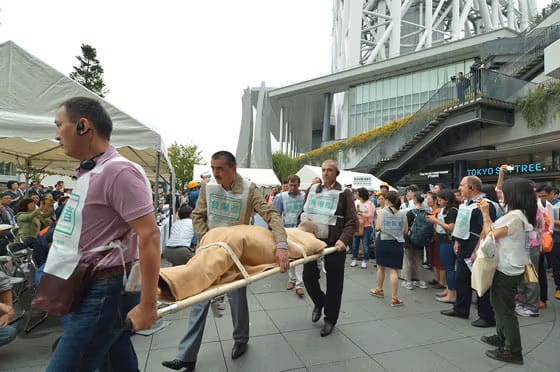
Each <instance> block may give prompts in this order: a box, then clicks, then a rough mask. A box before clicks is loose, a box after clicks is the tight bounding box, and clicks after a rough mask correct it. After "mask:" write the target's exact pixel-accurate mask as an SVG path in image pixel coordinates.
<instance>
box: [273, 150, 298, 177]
mask: <svg viewBox="0 0 560 372" xmlns="http://www.w3.org/2000/svg"><path fill="white" fill-rule="evenodd" d="M272 169H273V170H274V173H276V177H278V179H279V180H280V181H281V182H283V181H285V180H286V179H287V178H288V176H289V175H292V174H295V173H296V172H297V171H298V170H299V164H298V162H297V161H296V160H295V159H294V158H292V157H291V156H290V155H288V154H285V153H283V152H275V153H274V154H272Z"/></svg>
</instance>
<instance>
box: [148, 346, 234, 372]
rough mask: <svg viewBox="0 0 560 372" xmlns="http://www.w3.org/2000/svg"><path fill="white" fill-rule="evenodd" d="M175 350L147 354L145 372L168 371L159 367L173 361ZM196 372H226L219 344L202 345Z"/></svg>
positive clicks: (160, 350)
mask: <svg viewBox="0 0 560 372" xmlns="http://www.w3.org/2000/svg"><path fill="white" fill-rule="evenodd" d="M176 356H177V348H176V347H172V348H167V349H155V350H151V351H150V353H149V354H148V361H147V363H146V369H145V370H144V371H145V372H162V371H167V370H168V369H167V368H165V367H163V366H162V365H161V362H163V361H164V360H173V359H175V357H176ZM196 370H197V371H212V372H227V368H226V363H225V360H224V357H223V354H222V347H221V345H220V343H219V342H208V343H203V344H202V346H201V347H200V352H199V353H198V359H197V362H196Z"/></svg>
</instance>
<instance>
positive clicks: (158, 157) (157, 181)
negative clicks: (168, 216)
mask: <svg viewBox="0 0 560 372" xmlns="http://www.w3.org/2000/svg"><path fill="white" fill-rule="evenodd" d="M160 161H161V152H159V151H158V152H157V153H156V194H155V195H154V208H155V209H156V210H157V208H158V207H159V163H160Z"/></svg>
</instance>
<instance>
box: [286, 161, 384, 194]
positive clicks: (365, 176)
mask: <svg viewBox="0 0 560 372" xmlns="http://www.w3.org/2000/svg"><path fill="white" fill-rule="evenodd" d="M296 174H297V175H298V176H299V178H300V179H301V188H302V189H306V188H308V187H309V186H310V185H311V181H312V180H313V178H315V177H319V178H322V172H321V167H317V166H313V165H304V166H303V167H302V168H301V169H300V170H299V171H298V172H297V173H296ZM337 181H338V182H339V183H340V184H341V185H343V186H345V185H352V187H354V188H358V187H365V188H368V187H369V188H373V189H374V190H379V187H380V186H381V184H382V183H383V181H382V180H380V179H379V178H377V177H375V176H374V175H372V174H369V173H359V172H352V171H346V170H341V171H340V174H339V175H338V177H337ZM389 188H390V189H391V190H395V188H394V187H392V186H389Z"/></svg>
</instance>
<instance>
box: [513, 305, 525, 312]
mask: <svg viewBox="0 0 560 372" xmlns="http://www.w3.org/2000/svg"><path fill="white" fill-rule="evenodd" d="M520 310H525V308H524V307H523V305H521V304H515V312H517V311H520Z"/></svg>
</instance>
